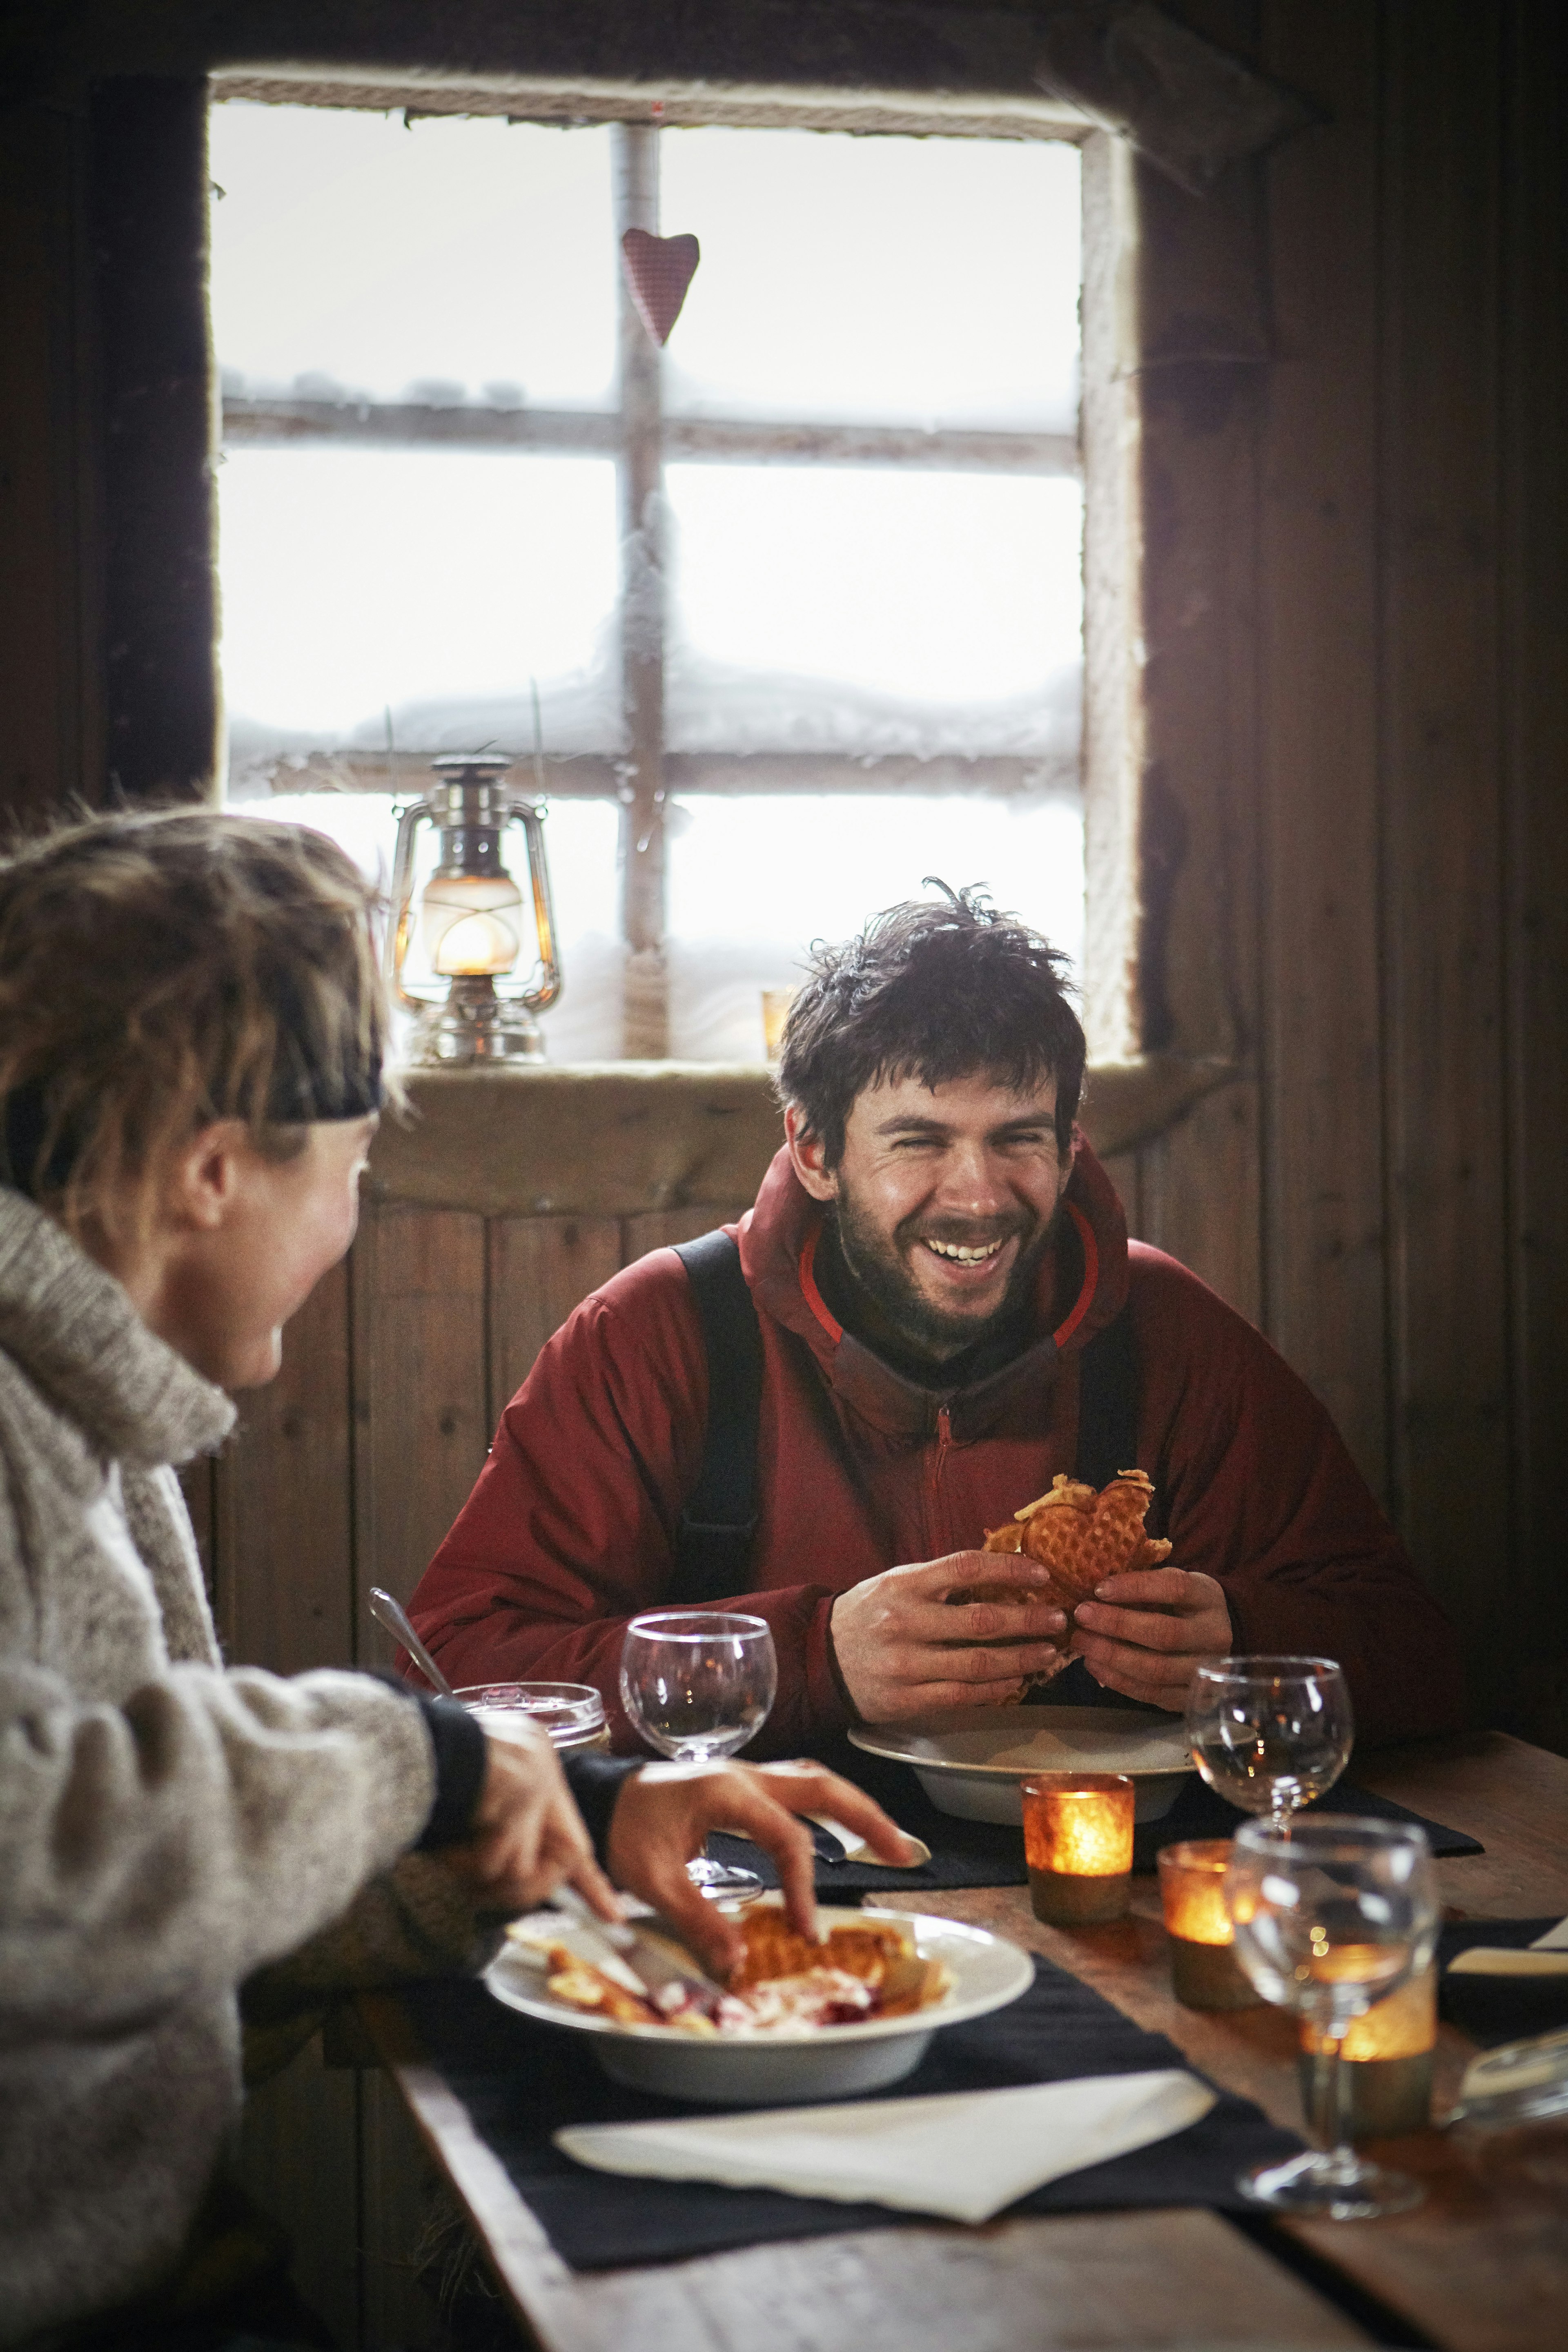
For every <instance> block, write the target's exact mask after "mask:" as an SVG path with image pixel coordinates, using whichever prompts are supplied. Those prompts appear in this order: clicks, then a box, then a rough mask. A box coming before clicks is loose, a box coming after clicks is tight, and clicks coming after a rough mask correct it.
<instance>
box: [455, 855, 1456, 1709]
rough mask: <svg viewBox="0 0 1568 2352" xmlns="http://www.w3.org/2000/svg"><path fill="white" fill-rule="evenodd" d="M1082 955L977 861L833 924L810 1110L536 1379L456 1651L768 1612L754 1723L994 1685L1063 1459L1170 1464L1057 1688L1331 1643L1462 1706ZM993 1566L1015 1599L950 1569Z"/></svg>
mask: <svg viewBox="0 0 1568 2352" xmlns="http://www.w3.org/2000/svg"><path fill="white" fill-rule="evenodd" d="M1062 961H1063V960H1062V959H1061V958H1060V957H1059V956H1058V955H1057V954H1056V952H1055V951H1054V950H1052V949H1051V948H1049V947H1048V946H1047V943H1046V942H1045V940H1042V939H1040V938H1039V937H1038V936H1037V934H1036V933H1034V932H1032V931H1030V930H1028V929H1026V927H1025V926H1024V925H1023V924H1022V923H1020V922H1019V921H1018V920H1016V919H1015V918H1013V917H1010V916H1005V915H1002V914H999V913H996V912H995V911H994V910H992V909H991V908H988V907H987V906H986V905H985V904H984V902H983V901H982V900H980V899H979V898H977V897H976V895H975V894H974V893H973V892H968V891H966V892H963V893H962V894H958V895H954V894H952V893H948V894H947V895H946V896H945V897H944V898H942V900H940V901H928V902H917V903H910V904H907V905H904V906H900V907H894V908H889V910H888V911H887V912H885V913H883V914H881V915H879V916H877V917H875V918H874V919H872V920H871V921H870V922H869V923H868V925H867V927H866V929H865V930H864V932H862V933H861V934H860V936H859V937H858V938H856V939H853V940H849V941H848V942H847V944H846V945H844V946H842V947H839V948H836V949H832V950H826V951H822V952H820V953H819V954H818V956H817V958H816V963H815V966H814V969H813V972H812V975H811V977H810V979H809V980H808V981H807V982H806V985H805V987H804V988H803V990H802V991H801V992H800V994H799V996H798V997H797V999H796V1001H795V1006H794V1008H793V1011H792V1013H791V1016H790V1021H789V1026H788V1030H787V1032H786V1035H785V1039H784V1052H783V1055H782V1058H781V1062H780V1067H779V1092H780V1095H781V1097H782V1098H783V1102H784V1131H785V1142H784V1148H783V1150H781V1151H780V1152H779V1153H778V1155H777V1157H776V1159H775V1160H773V1165H772V1167H771V1168H770V1169H769V1171H768V1172H767V1175H766V1176H765V1177H764V1179H763V1185H762V1190H761V1191H760V1192H759V1193H758V1195H757V1199H756V1202H755V1205H754V1206H753V1207H752V1210H751V1211H750V1212H749V1213H748V1214H747V1215H745V1216H744V1217H742V1219H741V1221H740V1223H739V1225H738V1226H735V1227H731V1228H728V1229H727V1231H728V1233H729V1234H730V1243H729V1244H726V1243H725V1242H724V1241H722V1240H721V1239H719V1237H717V1236H714V1237H710V1241H709V1243H708V1244H697V1245H696V1249H695V1252H694V1254H693V1255H692V1256H691V1258H690V1259H689V1260H686V1259H683V1257H682V1256H681V1255H678V1254H677V1253H676V1252H675V1251H673V1250H668V1249H660V1250H655V1251H654V1252H653V1253H652V1254H651V1255H648V1256H647V1257H645V1258H642V1259H641V1260H639V1261H638V1263H637V1264H636V1265H631V1266H627V1267H626V1269H625V1270H624V1271H623V1272H622V1273H620V1274H618V1275H616V1276H615V1278H614V1280H613V1281H611V1282H608V1283H606V1284H605V1286H604V1288H603V1289H602V1290H598V1291H595V1293H594V1294H593V1296H592V1297H589V1298H587V1299H585V1300H584V1303H583V1304H582V1306H581V1307H578V1308H577V1310H576V1312H575V1313H574V1315H573V1316H572V1317H571V1318H570V1319H569V1320H568V1321H567V1322H566V1323H565V1324H564V1325H563V1328H561V1329H560V1330H559V1331H558V1332H557V1333H556V1334H555V1336H554V1338H553V1339H552V1340H551V1341H550V1343H549V1345H548V1346H547V1347H546V1348H545V1349H544V1350H543V1352H542V1354H541V1356H540V1358H539V1360H538V1361H537V1363H536V1364H535V1365H534V1368H533V1370H532V1371H531V1373H530V1374H529V1377H528V1379H527V1380H526V1381H524V1383H523V1385H522V1387H521V1390H520V1391H518V1393H517V1395H516V1396H515V1397H514V1398H513V1399H512V1401H511V1402H510V1404H509V1405H508V1407H507V1409H506V1412H505V1413H504V1414H503V1416H502V1419H501V1423H500V1430H499V1431H498V1433H497V1436H496V1441H495V1445H494V1448H493V1451H492V1453H491V1454H490V1457H489V1462H488V1463H487V1465H486V1466H485V1468H484V1470H483V1471H482V1473H481V1474H480V1476H479V1483H478V1485H477V1486H475V1488H474V1492H473V1494H472V1496H470V1498H469V1500H468V1503H467V1505H466V1506H465V1507H464V1509H463V1511H462V1512H461V1514H460V1515H459V1517H458V1520H457V1522H456V1524H455V1526H454V1527H453V1528H452V1530H451V1533H450V1534H449V1535H448V1536H447V1540H446V1542H445V1543H444V1544H443V1545H442V1547H441V1549H440V1550H439V1551H438V1552H437V1555H436V1558H435V1559H434V1561H433V1562H432V1564H431V1566H430V1568H429V1570H427V1572H426V1576H425V1578H424V1580H423V1582H422V1583H421V1585H420V1587H419V1590H418V1591H417V1593H416V1596H415V1600H414V1603H413V1610H412V1613H413V1617H414V1621H415V1623H416V1626H417V1627H418V1628H419V1630H420V1632H421V1633H423V1634H424V1636H425V1639H426V1642H427V1643H429V1645H430V1647H431V1649H432V1650H433V1651H434V1652H435V1654H436V1655H437V1658H438V1659H439V1660H440V1661H441V1663H442V1664H443V1665H444V1666H445V1667H446V1669H447V1673H448V1674H449V1675H450V1676H451V1679H452V1681H453V1682H454V1683H457V1684H464V1683H470V1684H471V1683H479V1682H487V1681H496V1680H500V1679H503V1678H504V1679H514V1678H525V1677H528V1678H531V1677H544V1678H549V1679H552V1680H563V1681H565V1680H570V1681H577V1682H587V1683H594V1684H596V1685H598V1687H599V1688H600V1690H602V1691H603V1693H604V1695H605V1703H606V1706H607V1707H608V1708H609V1710H610V1713H611V1718H612V1722H613V1724H614V1726H615V1730H616V1745H617V1746H619V1747H631V1746H635V1745H636V1744H637V1743H636V1738H635V1735H634V1734H633V1732H632V1731H631V1728H630V1727H629V1725H628V1724H627V1723H626V1718H625V1717H624V1716H623V1715H622V1713H621V1710H620V1706H619V1700H618V1695H617V1689H616V1669H617V1665H618V1661H619V1657H620V1650H621V1643H622V1638H623V1635H624V1633H625V1629H626V1621H627V1620H628V1618H630V1617H631V1616H633V1615H635V1614H636V1613H637V1612H639V1611H642V1610H647V1609H652V1608H658V1607H661V1606H669V1605H684V1604H688V1603H691V1604H701V1603H705V1602H717V1601H722V1602H723V1603H724V1604H725V1605H726V1606H728V1607H731V1608H736V1609H742V1610H746V1611H749V1612H753V1613H755V1614H756V1615H758V1616H761V1617H765V1618H766V1619H767V1620H768V1622H770V1624H771V1625H772V1627H773V1636H774V1641H775V1644H776V1647H777V1650H778V1657H779V1690H778V1698H777V1701H776V1704H775V1706H774V1708H773V1714H772V1716H771V1717H770V1719H769V1722H768V1724H767V1726H766V1728H765V1730H764V1732H763V1734H762V1735H761V1736H760V1737H759V1738H758V1740H757V1741H756V1743H755V1748H754V1751H753V1752H759V1753H763V1754H768V1753H773V1754H784V1753H795V1752H798V1751H801V1750H810V1749H814V1748H815V1749H821V1748H823V1747H824V1746H825V1744H826V1743H827V1742H828V1741H829V1740H831V1739H832V1738H834V1737H835V1736H836V1735H837V1734H838V1733H840V1732H842V1731H843V1730H844V1729H845V1728H846V1727H847V1726H849V1725H851V1724H853V1723H855V1722H856V1721H864V1722H883V1723H888V1722H897V1721H900V1720H902V1721H907V1720H909V1719H910V1718H911V1717H916V1716H919V1715H923V1714H925V1713H927V1712H929V1711H930V1710H931V1709H933V1708H946V1707H952V1706H969V1705H973V1706H988V1705H995V1704H997V1703H998V1702H1000V1701H1003V1700H1005V1699H1006V1698H1008V1697H1010V1696H1013V1695H1014V1694H1016V1691H1017V1689H1018V1686H1019V1684H1020V1681H1021V1680H1022V1678H1024V1677H1025V1676H1026V1675H1037V1674H1039V1673H1041V1672H1046V1671H1048V1670H1050V1669H1052V1668H1054V1667H1058V1666H1059V1665H1060V1662H1061V1661H1060V1654H1061V1652H1062V1650H1063V1649H1065V1647H1066V1646H1067V1644H1066V1640H1065V1637H1064V1620H1063V1618H1062V1616H1061V1615H1060V1613H1059V1612H1058V1611H1056V1610H1055V1609H1053V1608H1051V1607H1049V1606H1047V1605H1046V1604H1045V1603H1044V1602H1043V1601H1042V1598H1041V1596H1040V1591H1039V1586H1040V1584H1041V1582H1042V1581H1043V1579H1044V1571H1043V1570H1038V1569H1037V1568H1036V1567H1035V1565H1034V1563H1033V1562H1031V1561H1030V1560H1029V1559H1026V1558H1025V1557H1023V1556H1020V1555H1011V1556H1009V1555H1001V1556H998V1555H994V1554H985V1555H982V1554H981V1553H979V1552H978V1551H977V1550H976V1549H975V1547H976V1546H977V1545H978V1544H979V1543H980V1541H981V1539H982V1535H983V1532H984V1529H986V1528H996V1527H1000V1526H1002V1525H1004V1524H1005V1522H1006V1521H1007V1520H1008V1519H1010V1518H1011V1517H1012V1516H1013V1514H1014V1513H1015V1512H1016V1510H1017V1509H1018V1508H1019V1507H1021V1506H1022V1505H1024V1504H1026V1503H1028V1502H1030V1501H1032V1500H1033V1499H1034V1498H1035V1497H1036V1496H1038V1495H1040V1494H1042V1493H1044V1492H1045V1490H1046V1489H1047V1488H1048V1487H1049V1486H1050V1484H1051V1481H1052V1479H1053V1477H1054V1476H1055V1475H1057V1474H1058V1472H1066V1473H1068V1474H1069V1475H1078V1476H1080V1477H1085V1478H1088V1479H1089V1480H1090V1481H1091V1483H1093V1484H1095V1485H1097V1486H1098V1485H1103V1484H1105V1483H1106V1482H1107V1481H1108V1480H1109V1479H1110V1478H1111V1477H1113V1476H1114V1475H1115V1473H1116V1472H1117V1471H1118V1470H1121V1469H1130V1468H1131V1467H1133V1466H1134V1464H1136V1465H1137V1466H1139V1467H1141V1468H1142V1469H1143V1470H1144V1471H1146V1472H1147V1473H1148V1475H1149V1476H1150V1478H1151V1479H1152V1481H1153V1485H1154V1490H1155V1501H1154V1504H1153V1506H1152V1509H1151V1511H1150V1515H1149V1523H1148V1524H1149V1531H1150V1532H1151V1533H1152V1534H1158V1535H1164V1536H1167V1537H1169V1538H1170V1541H1171V1546H1172V1549H1171V1556H1170V1559H1169V1563H1168V1564H1167V1565H1165V1566H1163V1567H1161V1568H1157V1569H1150V1570H1142V1571H1139V1572H1136V1573H1131V1574H1125V1575H1121V1576H1117V1577H1113V1578H1110V1580H1108V1581H1107V1582H1106V1583H1105V1584H1104V1585H1102V1586H1101V1587H1100V1590H1099V1591H1098V1593H1097V1595H1096V1597H1095V1598H1094V1599H1093V1600H1092V1601H1086V1602H1084V1603H1083V1604H1082V1605H1081V1606H1080V1607H1079V1612H1078V1616H1077V1625H1076V1629H1075V1632H1074V1634H1073V1636H1072V1642H1071V1647H1072V1654H1073V1663H1072V1664H1070V1665H1069V1666H1068V1667H1067V1668H1066V1669H1065V1670H1063V1671H1061V1672H1060V1673H1058V1675H1055V1677H1054V1678H1053V1679H1052V1680H1051V1681H1049V1682H1048V1683H1047V1685H1045V1688H1044V1694H1043V1695H1044V1696H1045V1697H1046V1699H1047V1702H1048V1701H1050V1700H1053V1699H1061V1700H1072V1701H1076V1702H1078V1703H1079V1704H1082V1703H1085V1702H1086V1701H1088V1702H1090V1703H1092V1702H1093V1701H1095V1700H1096V1699H1097V1698H1099V1697H1100V1696H1101V1695H1105V1696H1108V1697H1110V1698H1112V1699H1114V1700H1115V1701H1116V1702H1117V1703H1121V1704H1124V1703H1125V1702H1126V1701H1127V1700H1128V1699H1134V1700H1138V1701H1142V1702H1144V1703H1147V1704H1150V1705H1152V1706H1157V1707H1163V1708H1166V1709H1169V1710H1172V1711H1173V1712H1179V1711H1180V1709H1181V1707H1182V1705H1183V1702H1184V1696H1185V1691H1186V1686H1187V1684H1188V1682H1189V1680H1190V1679H1191V1676H1192V1673H1193V1669H1194V1665H1195V1664H1196V1663H1197V1661H1198V1660H1199V1659H1200V1658H1203V1657H1212V1656H1214V1655H1215V1654H1223V1653H1226V1652H1231V1651H1249V1652H1258V1651H1268V1652H1289V1653H1297V1654H1300V1653H1308V1654H1315V1655H1319V1656H1325V1655H1326V1656H1329V1657H1332V1658H1337V1659H1338V1660H1339V1661H1340V1663H1341V1664H1342V1666H1343V1668H1344V1670H1345V1673H1346V1675H1347V1676H1348V1678H1349V1681H1350V1685H1351V1689H1352V1696H1353V1698H1354V1704H1355V1709H1356V1718H1357V1724H1358V1727H1359V1729H1360V1730H1361V1732H1362V1733H1363V1736H1369V1737H1371V1738H1397V1737H1403V1736H1408V1735H1410V1734H1414V1733H1419V1732H1432V1731H1441V1730H1447V1729H1451V1728H1452V1727H1455V1726H1456V1725H1457V1724H1458V1722H1459V1720H1460V1718H1461V1713H1462V1699H1461V1691H1460V1676H1459V1667H1458V1644H1457V1643H1456V1641H1455V1637H1454V1634H1453V1633H1452V1630H1451V1629H1450V1627H1449V1626H1448V1624H1447V1621H1446V1620H1445V1619H1444V1617H1443V1615H1442V1613H1441V1612H1440V1611H1439V1610H1438V1608H1437V1606H1436V1602H1435V1601H1433V1600H1432V1598H1431V1597H1430V1595H1429V1594H1428V1593H1427V1591H1426V1589H1425V1587H1424V1586H1423V1584H1422V1583H1421V1581H1420V1580H1419V1578H1418V1577H1417V1576H1416V1574H1415V1570H1414V1569H1413V1568H1412V1566H1411V1563H1410V1561H1409V1559H1408V1558H1407V1557H1406V1555H1405V1551H1404V1549H1403V1548H1402V1546H1401V1544H1400V1542H1399V1540H1398V1538H1397V1537H1396V1536H1395V1535H1394V1531H1393V1529H1392V1528H1390V1526H1389V1525H1388V1523H1387V1521H1386V1520H1385V1519H1384V1517H1383V1515H1382V1514H1381V1512H1380V1511H1379V1509H1378V1507H1377V1505H1376V1504H1375V1503H1374V1501H1373V1497H1372V1496H1371V1494H1370V1493H1369V1492H1368V1490H1367V1487H1366V1486H1365V1485H1364V1483H1363V1480H1362V1478H1361V1476H1360V1475H1359V1474H1358V1472H1357V1471H1356V1469H1355V1467H1354V1465H1352V1462H1351V1459H1350V1457H1349V1455H1348V1454H1347V1453H1346V1451H1345V1449H1344V1446H1343V1445H1342V1443H1341V1441H1340V1439H1339V1437H1338V1435H1337V1434H1336V1433H1335V1431H1334V1428H1333V1426H1332V1424H1331V1422H1330V1420H1329V1418H1328V1415H1327V1414H1326V1413H1325V1412H1324V1411H1323V1408H1322V1407H1321V1404H1319V1403H1318V1402H1317V1400H1316V1399H1315V1398H1314V1397H1313V1396H1312V1394H1311V1393H1310V1391H1309V1390H1308V1389H1307V1388H1306V1387H1305V1386H1304V1385H1303V1383H1302V1382H1301V1381H1300V1380H1298V1379H1297V1377H1296V1375H1295V1374H1294V1373H1293V1372H1292V1371H1291V1370H1289V1367H1288V1366H1287V1365H1286V1364H1285V1363H1284V1362H1283V1361H1282V1360H1280V1358H1279V1356H1278V1355H1277V1354H1276V1353H1275V1351H1274V1349H1272V1348H1271V1347H1270V1346H1269V1345H1268V1341H1267V1340H1266V1339H1263V1338H1261V1337H1260V1335H1259V1334H1258V1332H1257V1331H1256V1330H1254V1329H1253V1328H1252V1327H1251V1325H1250V1324H1248V1323H1247V1322H1246V1321H1244V1319H1243V1318H1241V1317H1240V1316H1239V1315H1237V1314H1236V1313H1235V1312H1234V1311H1233V1309H1232V1308H1230V1307H1227V1306H1226V1304H1225V1302H1224V1301H1223V1300H1222V1299H1220V1298H1218V1297H1216V1296H1215V1293H1214V1292H1213V1291H1211V1290H1209V1289H1208V1288H1207V1287H1206V1286H1205V1285H1204V1284H1203V1283H1202V1282H1200V1281H1199V1280H1198V1278H1197V1277H1196V1276H1195V1275H1193V1274H1190V1273H1188V1272H1187V1270H1186V1268H1185V1267H1184V1266H1182V1265H1178V1264H1177V1263H1176V1261H1175V1260H1174V1259H1173V1258H1170V1257H1167V1256H1166V1255H1164V1254H1163V1252H1162V1251H1160V1250H1156V1249H1151V1248H1149V1247H1147V1246H1146V1245H1145V1244H1142V1243H1139V1242H1131V1243H1130V1242H1129V1241H1128V1238H1127V1227H1126V1221H1125V1218H1124V1217H1123V1214H1122V1211H1121V1202H1119V1201H1118V1199H1117V1197H1116V1193H1115V1192H1114V1191H1113V1189H1112V1187H1111V1184H1110V1180H1109V1178H1108V1177H1107V1176H1106V1173H1105V1171H1104V1170H1103V1169H1102V1168H1101V1167H1100V1164H1099V1162H1098V1161H1097V1160H1096V1159H1095V1157H1094V1154H1093V1153H1092V1152H1091V1151H1090V1150H1089V1146H1088V1145H1087V1144H1086V1143H1085V1142H1084V1141H1083V1139H1082V1138H1081V1136H1080V1135H1079V1132H1078V1129H1077V1128H1076V1126H1075V1123H1074V1122H1075V1115H1076V1113H1077V1110H1078V1106H1079V1093H1080V1089H1081V1086H1082V1081H1083V1069H1084V1037H1083V1031H1082V1029H1081V1028H1080V1026H1079V1022H1078V1019H1077V1017H1076V1015H1075V1014H1074V1013H1073V1011H1072V1008H1071V1006H1070V1005H1069V1003H1068V1001H1067V997H1066V995H1065V993H1064V991H1063V984H1062V979H1061V971H1060V967H1061V963H1062ZM977 1580H984V1581H985V1582H986V1583H987V1584H989V1585H995V1584H997V1583H998V1582H1010V1583H1012V1584H1014V1585H1016V1602H1014V1603H1012V1604H1003V1603H1001V1602H998V1601H985V1602H984V1603H977V1602H967V1603H965V1602H961V1603H957V1604H951V1603H950V1602H949V1601H948V1599H947V1596H948V1594H949V1593H950V1592H952V1591H956V1590H960V1589H962V1588H963V1587H964V1586H965V1585H972V1584H973V1583H975V1582H976V1581H977Z"/></svg>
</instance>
